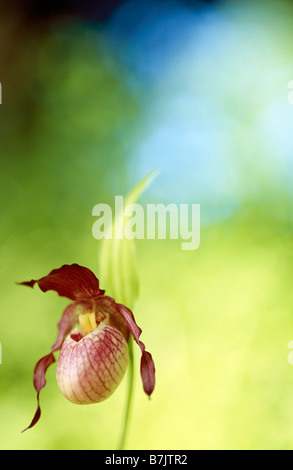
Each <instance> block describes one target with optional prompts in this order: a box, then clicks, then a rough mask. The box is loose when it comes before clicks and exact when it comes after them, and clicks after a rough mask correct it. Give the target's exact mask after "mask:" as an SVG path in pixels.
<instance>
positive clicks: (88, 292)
mask: <svg viewBox="0 0 293 470" xmlns="http://www.w3.org/2000/svg"><path fill="white" fill-rule="evenodd" d="M36 283H37V284H38V285H39V287H40V289H41V290H42V291H43V292H47V291H48V290H54V291H56V292H57V293H58V294H59V295H60V296H62V297H67V298H68V299H71V300H78V299H81V298H84V297H92V296H94V295H98V294H103V293H104V291H102V290H100V289H99V280H98V279H97V278H96V276H95V275H94V273H93V272H92V271H91V270H90V269H88V268H85V267H83V266H79V265H78V264H71V265H68V264H64V265H63V266H62V267H61V268H58V269H53V271H51V272H50V273H49V274H48V275H47V276H44V277H42V278H41V279H38V280H34V279H32V280H31V281H26V282H21V283H20V284H22V285H25V286H29V287H33V286H34V285H35V284H36Z"/></svg>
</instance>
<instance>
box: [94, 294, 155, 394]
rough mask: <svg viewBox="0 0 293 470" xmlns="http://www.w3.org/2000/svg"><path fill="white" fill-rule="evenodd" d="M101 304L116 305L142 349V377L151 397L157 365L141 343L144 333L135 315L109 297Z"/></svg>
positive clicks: (117, 310) (144, 386)
mask: <svg viewBox="0 0 293 470" xmlns="http://www.w3.org/2000/svg"><path fill="white" fill-rule="evenodd" d="M101 302H108V303H112V305H113V303H114V305H115V310H116V313H118V314H120V315H121V316H122V317H123V319H124V321H125V322H126V324H127V326H128V328H129V330H130V332H131V333H132V336H133V338H134V339H135V341H136V342H137V344H138V346H139V347H140V350H141V353H142V357H141V362H140V375H141V379H142V384H143V389H144V391H145V393H146V394H147V395H149V396H150V395H151V394H152V393H153V391H154V388H155V382H156V379H155V364H154V361H153V358H152V356H151V354H150V353H149V352H147V351H146V350H145V345H144V343H142V341H140V339H139V337H140V335H141V333H142V331H141V329H140V328H139V326H137V324H136V322H135V319H134V316H133V313H132V312H131V310H129V308H127V307H125V305H122V304H116V303H115V301H114V299H112V298H111V297H108V296H103V297H101Z"/></svg>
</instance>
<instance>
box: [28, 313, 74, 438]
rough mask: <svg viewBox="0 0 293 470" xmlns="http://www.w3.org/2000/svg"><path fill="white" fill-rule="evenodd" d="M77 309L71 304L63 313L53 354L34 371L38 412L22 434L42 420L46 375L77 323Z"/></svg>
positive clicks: (45, 358) (44, 359) (38, 364)
mask: <svg viewBox="0 0 293 470" xmlns="http://www.w3.org/2000/svg"><path fill="white" fill-rule="evenodd" d="M77 307H79V306H78V305H76V304H70V305H68V307H66V309H65V310H64V312H63V315H62V318H61V320H60V321H59V323H58V336H57V339H56V341H55V343H54V344H53V346H52V348H51V352H50V353H49V354H48V355H47V356H44V357H42V358H41V359H40V360H39V361H38V362H37V364H36V366H35V369H34V387H35V390H36V392H37V410H36V412H35V415H34V417H33V419H32V422H31V424H30V425H29V426H28V427H27V428H25V429H24V430H23V431H22V432H24V431H26V430H27V429H29V428H32V427H33V426H34V425H35V424H36V423H37V422H38V421H39V419H40V416H41V408H40V399H39V396H40V391H41V390H42V388H44V387H45V385H46V379H45V374H46V371H47V369H48V367H49V366H50V365H51V364H53V363H54V362H55V358H54V355H53V352H54V351H58V349H60V348H61V346H62V344H63V342H64V340H65V337H66V335H67V334H68V333H69V332H70V331H71V330H72V327H73V325H74V324H75V323H76V321H77V316H78V313H77Z"/></svg>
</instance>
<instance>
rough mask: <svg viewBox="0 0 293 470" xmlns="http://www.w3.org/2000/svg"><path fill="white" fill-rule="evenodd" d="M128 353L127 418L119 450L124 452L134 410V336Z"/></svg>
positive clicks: (130, 341)
mask: <svg viewBox="0 0 293 470" xmlns="http://www.w3.org/2000/svg"><path fill="white" fill-rule="evenodd" d="M128 351H129V365H128V393H127V397H126V407H125V416H124V422H123V428H122V431H121V436H120V443H119V447H118V449H119V450H123V449H124V446H125V443H126V437H127V432H128V429H129V423H130V413H131V408H132V398H133V383H134V358H133V338H132V335H130V336H129V341H128Z"/></svg>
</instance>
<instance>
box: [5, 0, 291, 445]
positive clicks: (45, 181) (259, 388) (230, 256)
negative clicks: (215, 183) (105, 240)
mask: <svg viewBox="0 0 293 470" xmlns="http://www.w3.org/2000/svg"><path fill="white" fill-rule="evenodd" d="M234 3H235V4H238V2H234ZM255 3H257V2H254V4H255ZM264 3H266V2H259V3H258V10H257V12H258V15H256V14H255V10H253V8H255V7H254V6H253V2H252V3H251V4H250V7H249V6H248V7H247V10H246V16H245V15H244V17H241V18H242V19H241V22H240V23H239V13H238V10H237V8H236V9H233V8H232V7H231V8H230V6H229V5H231V2H230V3H228V4H226V6H225V7H222V8H221V7H219V9H218V10H217V14H218V15H220V16H221V15H222V16H224V18H226V19H227V21H228V19H229V21H232V23H234V25H235V29H236V30H237V28H240V26H239V25H240V24H241V28H243V29H245V24H246V23H245V21H246V22H247V24H249V25H251V20H252V19H253V18H254V20H255V30H256V31H257V30H258V29H259V28H260V29H263V30H266V31H268V34H267V38H269V39H270V41H269V42H268V43H265V41H264V44H261V46H260V50H259V52H258V54H259V57H262V56H263V54H264V53H265V51H266V53H267V52H268V50H269V52H270V51H271V52H272V53H271V54H270V55H269V56H268V59H267V62H266V61H264V63H262V64H261V65H259V64H258V68H257V67H256V66H257V59H256V58H257V57H258V55H257V54H256V58H255V56H254V55H253V54H254V52H253V51H254V48H253V45H252V44H253V42H251V43H249V44H248V45H246V46H245V42H241V41H240V39H239V41H240V42H239V43H235V44H234V45H233V48H234V49H235V57H230V58H229V61H230V62H229V63H231V64H233V63H235V62H233V61H236V62H237V60H238V59H237V57H238V55H237V48H239V49H240V50H241V47H244V49H245V47H246V49H245V51H246V53H247V57H243V58H242V59H243V69H241V67H240V69H237V70H238V73H239V76H238V78H237V79H236V81H235V83H234V85H233V81H232V82H231V75H230V72H229V70H230V69H229V68H227V67H226V68H225V67H224V70H222V71H221V77H222V78H221V80H220V82H217V91H216V92H215V97H216V96H219V103H218V104H219V106H222V107H223V109H225V110H226V111H227V110H228V112H231V111H230V110H231V109H233V112H235V113H236V112H237V113H238V115H239V116H242V120H239V123H238V127H237V132H236V131H235V134H233V136H232V138H233V144H234V146H233V148H231V154H230V155H229V158H230V159H231V161H233V162H234V164H235V162H236V164H237V168H238V189H239V191H238V194H237V207H236V209H234V210H233V211H231V213H230V214H229V215H226V216H225V217H223V218H220V219H219V220H209V222H208V223H204V224H202V227H201V244H200V248H199V249H198V250H195V251H182V250H181V247H180V240H139V241H137V243H136V248H137V259H138V267H139V278H140V295H139V299H138V302H137V305H136V309H135V312H134V313H135V317H136V319H137V323H138V324H139V325H140V326H141V328H142V330H143V334H142V340H143V341H144V342H145V344H146V346H147V349H148V350H149V351H150V352H151V353H152V355H153V357H154V360H155V363H156V371H157V385H156V389H155V392H154V394H153V396H152V398H151V400H150V401H149V400H148V399H147V397H146V396H145V395H144V393H143V390H142V386H141V381H140V377H139V357H140V354H139V351H138V348H137V350H135V367H136V376H135V391H134V403H133V409H132V413H131V425H130V429H129V434H128V438H127V446H126V448H129V449H243V448H244V449H292V448H293V425H292V423H293V406H292V397H293V366H292V364H290V362H289V361H288V354H289V352H290V349H288V343H289V341H291V340H292V339H293V292H292V278H293V264H292V255H293V241H292V230H293V226H292V181H290V179H289V184H288V180H287V179H286V178H288V174H289V176H290V172H289V170H286V168H287V167H286V165H288V168H289V169H290V168H291V171H292V140H291V136H290V133H288V132H289V131H290V129H289V130H288V127H287V123H286V122H285V121H276V123H275V124H276V126H275V127H274V129H275V132H276V135H277V136H283V137H284V134H285V137H286V138H284V139H283V141H285V143H286V148H281V147H280V148H279V150H280V154H286V155H287V157H286V158H287V159H286V162H285V163H286V165H285V164H284V159H281V158H280V159H279V158H278V154H275V153H274V152H273V150H271V153H272V154H273V153H274V158H271V156H270V157H268V154H269V153H270V149H271V147H270V144H269V143H268V142H269V137H270V136H269V135H268V134H267V135H265V138H264V139H263V140H261V138H260V134H258V131H257V129H255V127H254V122H255V121H254V117H255V115H256V114H257V110H259V109H266V106H268V105H269V103H270V99H272V100H274V102H276V103H281V105H282V106H284V107H285V108H286V109H287V111H288V110H289V111H288V113H289V114H290V113H291V114H292V115H293V108H292V107H291V108H290V104H289V103H288V102H287V94H288V90H287V83H288V82H289V81H290V80H291V79H292V78H293V62H292V57H293V55H292V54H293V48H292V47H291V46H290V44H292V33H291V31H290V25H291V24H292V21H293V12H292V9H291V8H290V6H289V3H286V2H278V3H274V2H267V3H266V6H264ZM248 4H249V2H248ZM227 5H228V6H227ZM232 5H233V2H232ZM249 8H250V9H251V10H250V9H249ZM233 15H234V16H233ZM240 16H241V15H240ZM30 21H31V20H30V19H28V18H27V17H26V16H25V12H24V11H22V12H21V11H20V10H18V9H15V10H14V9H9V10H5V11H4V10H3V14H2V16H1V20H0V31H1V37H2V38H3V42H2V43H1V51H0V60H1V69H0V80H1V83H2V92H3V96H2V100H3V103H2V104H1V105H0V145H1V176H0V178H1V185H0V191H1V202H2V204H1V205H2V210H1V245H0V250H1V268H0V269H1V296H0V303H1V310H0V312H1V313H0V342H1V346H2V364H1V365H0V448H1V449H115V448H116V446H117V443H118V441H119V435H120V431H121V428H122V421H123V416H124V403H125V400H126V389H127V387H126V380H124V381H123V383H122V384H121V386H120V387H119V388H118V390H117V391H116V392H115V394H114V395H113V396H112V397H111V398H110V399H108V400H107V401H105V402H104V403H101V404H99V405H91V406H77V405H73V404H71V403H69V402H67V401H66V399H65V398H64V397H63V396H62V394H61V392H60V391H59V390H58V388H57V384H56V379H55V365H53V366H52V367H51V368H50V369H49V370H48V373H47V386H46V388H45V389H44V390H43V391H42V393H41V406H42V418H41V420H40V422H39V423H38V424H37V426H36V427H34V428H33V429H31V430H29V431H27V432H26V433H23V434H22V433H21V430H22V429H23V428H24V427H26V426H27V425H28V424H29V422H30V420H31V418H32V415H33V413H34V411H35V407H36V398H35V392H34V389H33V385H32V371H33V367H34V365H35V363H36V361H37V360H38V359H39V358H40V357H42V356H43V355H45V354H47V353H48V352H49V348H50V346H51V345H52V344H53V342H54V340H55V337H56V332H57V329H56V324H57V322H58V321H59V318H60V315H61V313H62V311H63V309H64V307H65V306H66V305H67V301H66V299H61V298H59V297H58V296H57V295H56V294H55V293H53V292H50V293H47V294H46V295H45V294H43V293H42V292H41V291H40V290H39V289H38V288H35V289H34V290H31V289H27V288H25V287H21V286H18V285H16V282H17V281H22V280H27V279H31V278H39V277H41V276H43V275H45V274H47V273H48V272H49V271H50V270H51V269H53V268H57V267H59V266H61V265H62V264H64V263H73V262H76V263H79V264H81V265H85V266H87V267H89V268H90V269H92V270H93V271H94V272H95V273H96V274H97V276H98V277H99V279H100V283H101V286H102V287H103V273H102V272H100V270H99V262H98V259H99V258H98V256H99V250H100V242H98V241H97V240H95V239H94V238H93V236H92V224H93V217H92V214H91V212H92V208H93V206H94V205H95V204H97V203H99V202H103V203H109V204H112V202H113V197H114V195H119V194H126V193H127V192H128V191H129V190H130V189H131V188H132V187H133V186H134V185H135V184H136V183H137V182H138V180H139V179H140V178H142V177H144V176H145V173H144V172H143V171H142V167H140V166H138V167H137V166H136V161H135V156H133V155H135V151H134V149H135V148H136V146H137V145H138V144H139V142H140V141H141V140H143V139H144V137H145V134H146V133H147V132H148V129H149V128H148V126H149V125H150V123H149V121H148V120H147V117H146V115H147V113H145V109H144V107H145V103H146V101H147V100H150V101H154V102H155V101H156V99H157V97H158V96H159V95H160V93H163V92H164V90H161V89H159V90H155V91H154V90H153V89H152V90H150V89H147V90H146V91H145V90H144V84H140V83H139V82H138V83H135V86H129V81H128V80H127V77H128V75H127V73H128V72H127V70H126V69H125V65H124V64H123V63H122V61H121V60H120V59H119V57H117V53H116V52H117V51H115V50H113V49H112V46H111V44H110V42H109V41H108V37H107V31H106V30H105V29H103V27H102V26H101V27H92V25H88V24H86V23H84V22H83V21H81V20H79V19H76V18H67V17H66V18H62V19H60V18H57V19H55V18H54V19H53V20H50V23H49V27H40V24H39V23H37V24H35V23H31V22H30ZM272 24H274V25H275V26H274V28H273V30H272V29H270V27H271V25H272ZM243 25H244V26H243ZM244 39H245V36H243V41H244ZM266 46H267V47H268V48H270V47H271V49H267V48H266ZM250 54H251V56H253V57H254V59H253V60H252V61H250V60H249V59H250ZM274 57H278V60H276V62H271V61H273V58H274ZM207 62H208V61H207ZM239 64H241V60H239ZM206 66H207V67H208V66H210V65H209V64H208V63H207V64H206ZM249 67H251V68H249ZM231 70H232V71H233V67H231ZM268 71H271V73H272V75H271V76H270V75H269V74H268ZM201 72H202V71H201ZM254 74H256V75H254ZM262 74H263V75H262ZM290 74H291V75H290ZM240 76H241V77H242V79H241V80H242V81H240V82H239V80H240V78H239V77H240ZM254 76H255V77H256V78H255V79H254V80H253V79H252V78H251V77H254ZM200 77H201V74H200V73H199V79H200ZM234 77H235V75H234ZM225 78H226V80H225ZM265 78H266V81H265V82H264V79H265ZM229 80H230V82H229ZM203 82H204V80H203ZM227 82H228V83H230V85H229V86H230V88H229V90H230V94H229V93H228V92H227V89H226V88H225V87H226V86H227ZM252 83H254V88H253V87H252V86H251V84H252ZM245 84H246V88H243V85H245ZM239 85H240V89H241V98H239V99H235V97H237V94H238V92H239ZM233 86H235V88H233ZM264 87H265V88H266V93H264V94H263V95H261V97H259V96H260V94H261V92H263V90H264ZM221 90H222V94H221ZM144 92H145V93H146V94H147V92H149V93H148V94H147V96H144ZM203 92H204V91H203ZM170 93H171V92H170ZM253 94H254V95H253ZM160 96H161V95H160ZM251 96H252V98H251ZM253 96H254V97H259V100H258V101H257V100H256V99H254V97H253ZM252 104H253V105H252ZM235 105H236V111H235ZM285 116H286V114H285ZM291 122H292V121H291ZM284 129H285V130H284ZM291 130H292V129H291ZM227 133H228V130H227ZM262 138H263V136H262ZM283 141H282V142H283ZM284 145H285V144H284ZM152 158H153V160H151V161H150V163H149V164H148V162H146V164H145V166H146V167H148V170H152V169H153V163H156V161H155V160H156V157H155V156H154V155H152ZM290 161H291V167H290ZM264 162H265V163H264ZM288 162H289V163H288ZM173 164H174V165H175V166H176V164H177V165H178V168H179V167H180V172H181V174H182V173H183V174H184V171H185V169H184V164H183V166H182V163H181V161H180V159H179V157H178V162H173ZM157 167H158V168H159V169H160V170H161V173H160V174H159V175H158V177H157V178H156V180H155V181H154V182H153V184H152V186H151V187H150V188H148V191H147V192H146V193H145V195H144V198H143V202H144V203H147V202H148V201H150V202H153V201H155V200H157V194H158V190H159V188H160V185H161V182H162V181H163V182H164V184H166V183H168V178H167V180H166V179H164V168H161V164H160V162H159V161H158V165H157ZM291 175H293V172H292V173H291ZM185 177H186V186H187V187H189V190H190V194H193V188H194V199H192V200H191V201H190V202H194V203H202V201H201V199H200V197H199V196H198V193H197V190H196V187H195V185H194V181H193V175H191V174H190V173H189V170H188V169H187V168H186V171H185ZM283 178H284V179H283ZM173 184H174V181H170V187H172V185H173ZM177 189H178V188H177ZM179 189H180V188H179ZM165 201H169V202H172V191H170V192H169V194H167V195H166V200H165ZM165 201H164V202H165ZM181 202H182V203H185V202H186V200H182V201H181ZM216 206H217V201H215V207H216ZM205 210H208V209H206V206H205V204H204V201H203V205H202V214H203V217H205V215H206V214H205Z"/></svg>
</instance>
